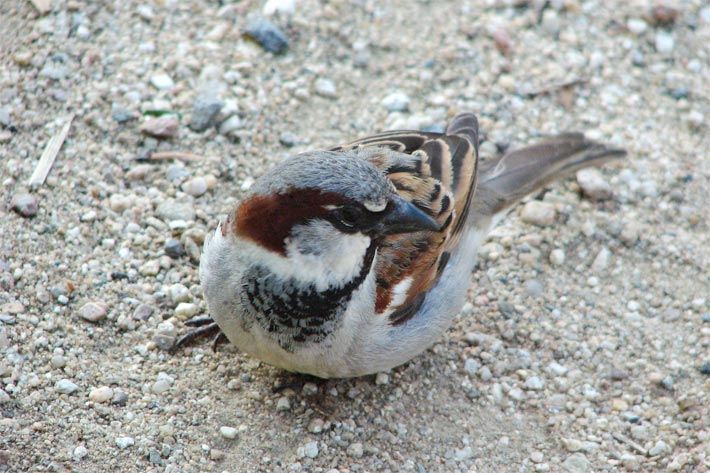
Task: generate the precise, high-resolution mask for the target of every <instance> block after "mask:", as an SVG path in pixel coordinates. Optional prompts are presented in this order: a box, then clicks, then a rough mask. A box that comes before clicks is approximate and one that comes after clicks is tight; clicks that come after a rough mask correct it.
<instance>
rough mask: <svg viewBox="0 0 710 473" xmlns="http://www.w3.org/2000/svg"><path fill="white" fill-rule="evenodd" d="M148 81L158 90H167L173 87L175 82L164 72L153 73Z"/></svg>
mask: <svg viewBox="0 0 710 473" xmlns="http://www.w3.org/2000/svg"><path fill="white" fill-rule="evenodd" d="M150 83H151V84H153V87H155V88H156V89H160V90H169V89H172V88H173V87H175V82H173V80H172V79H171V78H170V76H169V75H167V74H165V73H159V74H154V75H153V76H151V78H150Z"/></svg>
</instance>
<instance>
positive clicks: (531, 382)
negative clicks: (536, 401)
mask: <svg viewBox="0 0 710 473" xmlns="http://www.w3.org/2000/svg"><path fill="white" fill-rule="evenodd" d="M544 387H545V382H544V381H543V380H542V379H541V378H540V377H538V376H531V377H529V378H528V379H527V380H525V389H530V390H532V391H540V390H541V389H543V388H544Z"/></svg>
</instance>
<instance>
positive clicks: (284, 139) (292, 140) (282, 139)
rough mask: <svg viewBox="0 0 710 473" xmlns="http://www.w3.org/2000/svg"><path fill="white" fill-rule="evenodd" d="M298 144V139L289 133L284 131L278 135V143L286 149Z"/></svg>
mask: <svg viewBox="0 0 710 473" xmlns="http://www.w3.org/2000/svg"><path fill="white" fill-rule="evenodd" d="M296 142H298V137H297V136H296V135H294V134H293V133H291V132H290V131H284V132H283V133H281V134H280V135H279V143H281V144H282V145H284V146H286V147H287V148H290V147H292V146H293V145H295V144H296Z"/></svg>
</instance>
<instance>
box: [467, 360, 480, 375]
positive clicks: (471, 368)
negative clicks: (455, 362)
mask: <svg viewBox="0 0 710 473" xmlns="http://www.w3.org/2000/svg"><path fill="white" fill-rule="evenodd" d="M480 367H481V365H480V363H478V362H477V361H476V360H474V359H473V358H466V361H465V362H464V364H463V369H464V370H465V371H466V373H468V374H470V375H474V374H476V373H478V369H479V368H480Z"/></svg>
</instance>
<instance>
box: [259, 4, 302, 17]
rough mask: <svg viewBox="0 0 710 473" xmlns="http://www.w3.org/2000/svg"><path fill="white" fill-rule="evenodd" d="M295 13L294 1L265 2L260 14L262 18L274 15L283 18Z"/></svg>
mask: <svg viewBox="0 0 710 473" xmlns="http://www.w3.org/2000/svg"><path fill="white" fill-rule="evenodd" d="M295 11H296V0H266V3H265V4H264V8H263V9H262V10H261V12H262V13H263V14H264V16H271V15H273V14H275V13H278V14H279V15H284V16H291V15H293V13H294V12H295Z"/></svg>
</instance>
